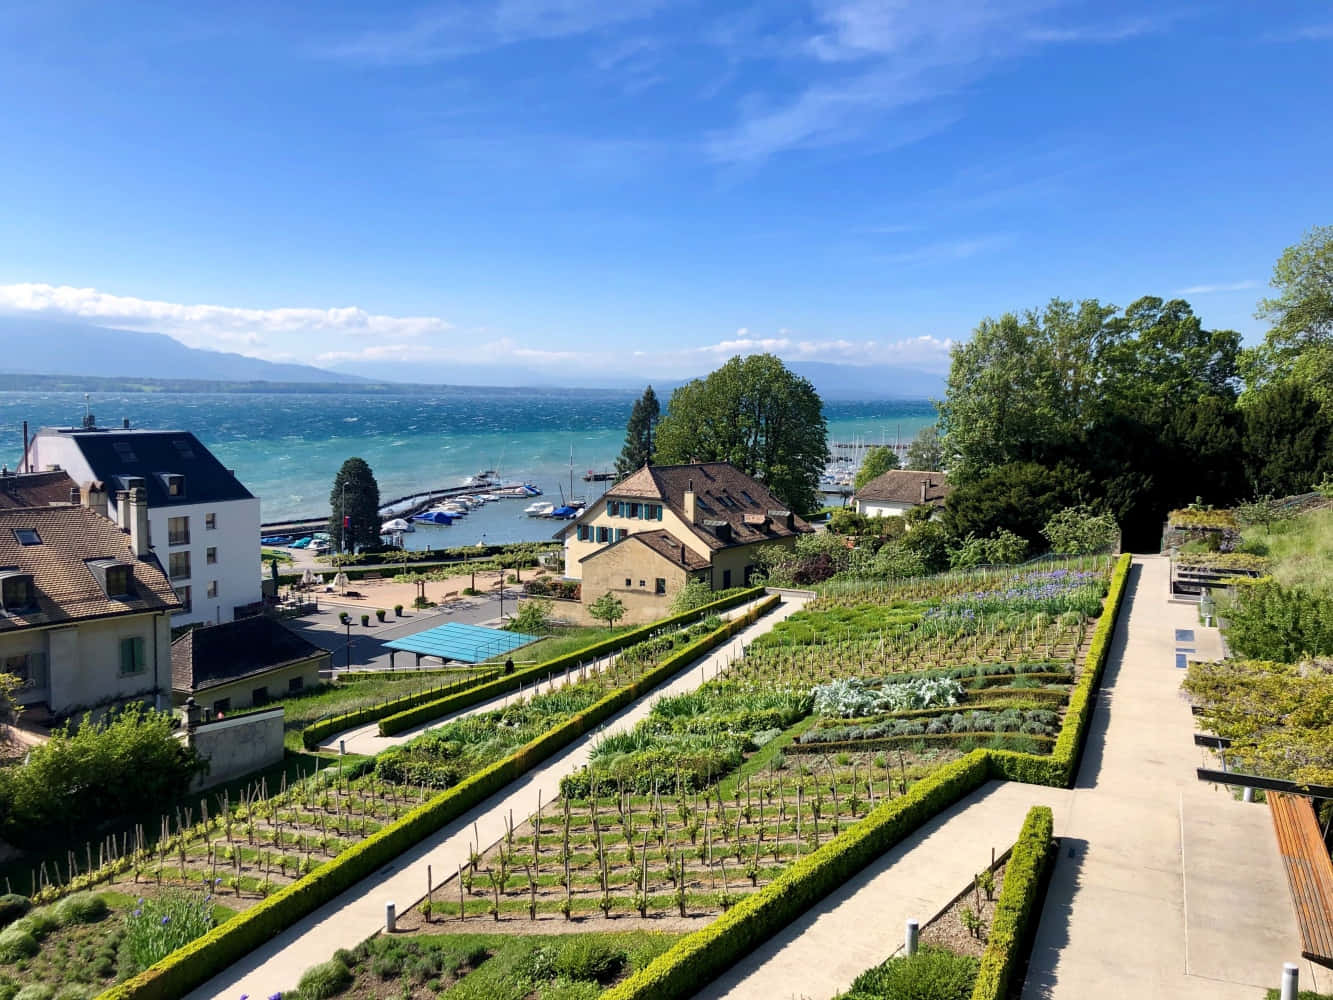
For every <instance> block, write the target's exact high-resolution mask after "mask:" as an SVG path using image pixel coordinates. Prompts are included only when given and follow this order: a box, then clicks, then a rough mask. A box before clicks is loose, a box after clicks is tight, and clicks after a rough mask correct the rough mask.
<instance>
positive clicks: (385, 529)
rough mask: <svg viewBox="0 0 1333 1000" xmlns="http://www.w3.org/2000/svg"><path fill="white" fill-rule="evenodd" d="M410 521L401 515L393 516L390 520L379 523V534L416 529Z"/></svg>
mask: <svg viewBox="0 0 1333 1000" xmlns="http://www.w3.org/2000/svg"><path fill="white" fill-rule="evenodd" d="M416 530H417V529H416V528H414V527H413V526H412V522H411V521H405V520H403V519H402V518H401V517H395V518H394V519H393V520H392V521H385V522H384V523H383V524H382V525H380V534H381V535H392V534H394V533H395V532H398V531H416Z"/></svg>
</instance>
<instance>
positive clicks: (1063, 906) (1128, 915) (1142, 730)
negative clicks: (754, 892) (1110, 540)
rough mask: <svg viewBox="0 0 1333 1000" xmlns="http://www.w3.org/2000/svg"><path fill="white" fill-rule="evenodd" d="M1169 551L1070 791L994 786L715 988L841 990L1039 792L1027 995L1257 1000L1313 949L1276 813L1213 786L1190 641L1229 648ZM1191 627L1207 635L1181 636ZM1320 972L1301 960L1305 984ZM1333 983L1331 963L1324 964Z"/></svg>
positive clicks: (1119, 643) (1110, 672) (971, 867)
mask: <svg viewBox="0 0 1333 1000" xmlns="http://www.w3.org/2000/svg"><path fill="white" fill-rule="evenodd" d="M1167 583H1168V572H1167V564H1166V561H1165V560H1163V559H1159V558H1156V557H1148V558H1140V559H1136V560H1135V568H1134V572H1133V575H1132V577H1131V580H1130V585H1129V588H1130V589H1129V591H1128V593H1127V595H1126V599H1127V601H1128V607H1127V611H1128V613H1127V614H1126V615H1124V616H1123V617H1122V619H1121V621H1120V623H1119V625H1118V627H1117V630H1116V634H1115V639H1114V642H1113V645H1112V649H1111V654H1110V656H1111V658H1110V661H1109V662H1108V665H1107V672H1106V676H1105V679H1104V685H1103V688H1102V692H1101V694H1100V696H1099V702H1098V708H1097V712H1096V714H1095V716H1094V722H1093V725H1092V728H1091V732H1090V734H1089V738H1088V744H1087V750H1086V753H1085V756H1084V759H1083V762H1082V765H1081V767H1080V770H1079V777H1078V782H1077V785H1076V787H1075V788H1074V789H1072V790H1065V789H1053V788H1044V787H1037V786H1032V785H1023V784H1018V783H1004V784H995V783H992V784H989V785H987V786H985V787H983V788H982V789H979V790H978V791H977V792H976V793H974V794H973V795H971V796H969V797H968V798H967V799H965V800H963V801H962V802H960V803H958V804H957V805H955V806H954V807H953V808H952V809H950V810H949V811H948V812H946V813H945V814H943V815H942V816H941V817H938V818H936V819H935V820H934V821H932V822H931V823H929V824H927V825H926V826H925V827H924V828H922V829H921V830H919V831H917V832H916V833H915V834H913V835H912V836H911V837H909V838H907V840H906V841H904V842H903V843H902V844H899V845H898V846H897V847H896V848H894V849H893V850H892V851H890V852H888V853H887V854H886V855H885V856H884V857H883V858H881V859H880V860H879V861H878V862H876V864H874V865H873V866H871V867H870V868H869V869H868V870H867V871H866V872H863V873H862V874H861V875H860V876H858V878H856V879H855V880H853V881H852V882H851V883H849V884H848V885H847V886H845V887H844V888H843V889H842V890H840V891H839V892H837V893H835V894H834V895H833V896H832V897H830V898H829V899H827V900H824V901H823V902H822V903H821V904H820V905H819V906H817V907H815V908H814V909H813V910H811V911H810V912H808V913H807V914H805V915H804V916H803V917H802V918H801V920H799V921H798V922H797V923H796V924H795V925H794V926H793V927H792V928H789V929H788V930H787V931H786V932H784V933H782V934H780V935H778V936H777V937H775V938H773V939H772V940H770V941H767V942H765V943H764V944H763V945H761V946H760V947H759V948H758V949H756V950H755V951H754V952H752V953H751V954H750V955H749V956H748V957H747V958H746V959H744V960H743V961H742V962H741V963H739V964H738V965H737V966H736V967H735V968H734V969H732V970H731V971H730V972H729V973H728V974H727V975H725V976H724V977H723V978H721V979H719V980H717V981H716V982H714V983H712V984H710V985H709V986H707V987H705V988H704V989H703V990H701V991H700V992H699V993H698V994H697V996H698V997H700V998H710V1000H711V998H721V997H726V998H728V1000H782V998H787V997H815V998H827V997H830V996H832V995H833V994H834V993H835V992H837V991H838V990H844V989H846V988H847V987H848V986H849V985H850V984H851V980H852V978H853V977H854V976H855V975H856V974H857V973H859V972H860V971H862V970H863V969H866V968H868V967H870V966H871V965H874V964H876V963H877V962H879V961H883V959H885V958H887V957H888V956H889V955H891V954H892V953H893V952H894V951H895V950H896V949H897V948H898V946H899V945H900V943H901V941H900V938H901V935H902V928H903V923H904V921H905V920H907V919H908V918H909V917H912V918H916V919H920V920H924V919H927V918H929V917H930V916H931V915H933V914H935V913H937V912H938V911H939V910H940V909H942V908H943V907H944V906H945V904H947V903H948V901H949V900H950V899H951V898H952V897H953V895H954V894H955V893H957V892H959V891H961V890H962V889H963V888H964V887H965V886H966V885H967V883H968V882H969V880H970V879H971V876H972V874H973V873H974V872H976V871H978V870H979V869H980V862H979V861H978V860H977V859H978V858H981V859H982V860H986V859H988V858H989V852H990V848H991V846H992V845H994V846H996V847H999V848H1003V847H1005V846H1007V845H1009V844H1010V843H1012V842H1013V838H1014V836H1015V835H1016V834H1017V832H1018V828H1019V825H1020V824H1021V822H1022V817H1023V814H1024V813H1025V812H1026V809H1027V807H1028V806H1030V805H1035V804H1044V805H1050V806H1051V807H1052V808H1053V809H1054V812H1055V832H1056V835H1057V836H1059V837H1061V838H1062V850H1061V853H1060V857H1059V860H1058V861H1057V863H1056V867H1055V871H1054V874H1053V877H1052V883H1051V887H1050V891H1049V894H1048V896H1047V899H1046V903H1045V907H1044V909H1043V912H1042V917H1041V922H1040V925H1039V929H1038V934H1037V940H1036V944H1035V947H1034V953H1033V958H1032V965H1031V970H1030V972H1029V976H1028V980H1027V983H1026V987H1025V990H1024V993H1023V996H1024V998H1025V1000H1048V998H1059V1000H1063V998H1070V1000H1075V998H1076V1000H1084V998H1086V997H1100V996H1108V995H1111V994H1112V992H1114V993H1115V994H1117V995H1122V996H1126V997H1153V998H1163V1000H1167V998H1170V1000H1175V998H1203V997H1208V998H1230V997H1235V998H1246V1000H1255V998H1257V997H1258V996H1261V995H1262V994H1261V993H1259V992H1258V989H1259V987H1267V986H1275V985H1277V981H1278V976H1279V974H1280V972H1281V969H1282V963H1283V962H1284V961H1297V960H1298V956H1299V953H1300V948H1299V938H1298V935H1297V930H1296V925H1295V919H1294V917H1293V915H1292V909H1291V900H1290V895H1289V893H1288V890H1287V884H1286V879H1285V877H1284V875H1283V871H1282V865H1281V862H1280V860H1279V858H1278V855H1277V848H1276V844H1275V841H1274V838H1273V830H1272V822H1271V820H1270V819H1269V815H1268V809H1267V807H1265V806H1262V805H1245V804H1243V803H1240V802H1238V801H1235V800H1234V799H1232V797H1231V796H1230V794H1229V793H1227V792H1225V791H1222V790H1220V789H1215V788H1211V787H1209V786H1205V785H1202V784H1200V783H1199V782H1198V781H1197V779H1196V778H1195V774H1194V769H1195V767H1197V766H1198V765H1199V764H1200V763H1201V762H1202V761H1201V752H1200V751H1199V750H1198V749H1197V748H1196V747H1194V746H1193V743H1192V740H1191V734H1192V732H1193V717H1192V715H1191V714H1190V710H1189V706H1188V705H1187V704H1186V702H1185V701H1184V699H1183V698H1182V696H1181V694H1180V679H1181V676H1182V673H1183V671H1180V670H1177V669H1176V667H1175V651H1176V649H1177V648H1188V649H1193V650H1195V652H1194V653H1193V654H1191V655H1192V656H1194V657H1195V658H1198V659H1204V658H1210V657H1217V656H1219V655H1220V654H1221V641H1220V638H1219V636H1218V633H1217V631H1216V630H1215V629H1203V628H1201V627H1200V626H1199V625H1198V621H1197V618H1198V615H1197V609H1196V607H1194V606H1192V605H1181V604H1173V603H1170V602H1168V600H1167ZM1177 628H1191V629H1194V633H1195V638H1194V640H1193V641H1189V642H1181V643H1179V644H1178V643H1177V642H1176V636H1175V630H1176V629H1177ZM1314 972H1315V969H1314V967H1313V966H1311V965H1310V964H1309V963H1303V964H1302V986H1303V987H1305V988H1312V987H1313V985H1314V982H1315V981H1314V979H1313V975H1314ZM1319 972H1320V974H1321V980H1320V982H1319V985H1320V986H1324V987H1326V986H1327V985H1328V980H1327V978H1324V977H1327V975H1328V973H1327V972H1326V971H1325V970H1319Z"/></svg>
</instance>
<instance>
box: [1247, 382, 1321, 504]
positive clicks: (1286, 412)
mask: <svg viewBox="0 0 1333 1000" xmlns="http://www.w3.org/2000/svg"><path fill="white" fill-rule="evenodd" d="M1244 413H1245V432H1244V450H1245V468H1246V472H1247V473H1248V475H1249V479H1250V487H1251V489H1252V491H1253V492H1254V493H1255V494H1256V495H1257V494H1264V493H1271V494H1273V495H1274V496H1288V495H1291V494H1296V493H1305V492H1307V491H1308V490H1312V489H1314V487H1315V484H1316V483H1318V482H1319V481H1320V480H1321V479H1322V478H1323V475H1324V473H1325V472H1328V471H1330V470H1331V469H1333V456H1330V453H1329V446H1330V433H1333V426H1331V425H1330V420H1329V416H1328V413H1327V412H1326V411H1325V410H1324V409H1323V408H1322V407H1320V405H1319V402H1318V401H1317V400H1316V399H1315V397H1314V395H1313V394H1312V393H1311V392H1310V390H1309V389H1307V388H1306V386H1305V385H1304V384H1303V383H1301V382H1298V381H1295V380H1287V381H1284V382H1275V383H1273V384H1272V385H1269V386H1266V387H1264V388H1263V389H1260V390H1259V391H1258V392H1256V393H1254V394H1253V395H1252V396H1251V397H1250V398H1249V399H1247V401H1246V404H1245V409H1244Z"/></svg>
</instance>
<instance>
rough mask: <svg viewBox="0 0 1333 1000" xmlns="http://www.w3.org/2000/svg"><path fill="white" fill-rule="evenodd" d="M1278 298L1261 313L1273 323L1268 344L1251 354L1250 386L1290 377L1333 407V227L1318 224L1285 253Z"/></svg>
mask: <svg viewBox="0 0 1333 1000" xmlns="http://www.w3.org/2000/svg"><path fill="white" fill-rule="evenodd" d="M1269 283H1270V284H1271V285H1272V287H1273V288H1274V289H1276V291H1277V294H1276V295H1274V296H1273V297H1272V298H1266V299H1263V300H1262V301H1261V302H1260V303H1259V309H1258V312H1257V313H1256V315H1257V316H1258V318H1260V319H1266V320H1269V321H1270V322H1271V323H1272V326H1271V327H1270V329H1269V331H1268V333H1267V335H1266V336H1265V337H1264V342H1263V344H1261V345H1259V346H1258V347H1256V348H1252V349H1251V350H1248V351H1246V352H1245V356H1244V370H1245V382H1246V388H1247V389H1249V390H1258V389H1260V388H1262V387H1263V386H1265V385H1268V384H1270V383H1272V382H1275V381H1280V380H1282V379H1286V378H1295V379H1297V380H1298V381H1300V382H1302V383H1304V384H1305V385H1306V387H1307V388H1308V389H1309V390H1310V391H1311V392H1312V393H1313V394H1314V395H1315V398H1316V399H1318V400H1319V402H1320V403H1321V404H1322V405H1323V406H1325V407H1329V406H1330V405H1333V226H1316V227H1315V228H1313V229H1311V230H1310V231H1309V232H1308V233H1306V234H1305V238H1304V239H1302V240H1301V242H1300V243H1297V244H1296V245H1295V246H1292V247H1288V248H1287V249H1286V250H1285V251H1283V253H1282V256H1281V257H1279V258H1278V260H1277V263H1276V264H1275V265H1274V267H1273V277H1272V280H1271V281H1270V282H1269Z"/></svg>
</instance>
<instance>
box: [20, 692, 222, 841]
mask: <svg viewBox="0 0 1333 1000" xmlns="http://www.w3.org/2000/svg"><path fill="white" fill-rule="evenodd" d="M205 768H206V764H205V763H204V762H203V761H201V760H200V758H199V756H198V755H197V754H196V753H195V752H194V751H193V750H190V749H186V748H185V747H184V746H183V745H182V744H181V742H180V741H179V740H177V739H176V736H175V733H174V732H173V730H172V720H171V715H170V714H169V713H166V712H156V711H153V710H152V709H148V708H145V707H144V706H142V705H139V704H137V703H132V704H130V705H128V706H127V707H126V708H124V709H123V710H121V711H120V712H118V713H117V714H115V715H114V716H111V717H108V718H107V719H105V720H103V721H100V722H93V721H92V720H91V718H90V717H88V716H85V717H84V720H83V723H82V724H81V725H80V726H79V727H78V729H77V730H71V729H70V728H69V727H68V726H65V727H64V728H62V729H57V730H56V731H55V732H54V733H53V734H52V735H51V740H50V741H49V742H48V743H46V744H45V745H43V746H40V747H33V749H32V751H31V754H30V756H29V760H28V764H27V766H25V767H6V768H0V817H3V818H2V819H0V837H3V838H4V839H5V840H8V841H10V842H11V843H13V844H16V845H18V846H21V847H30V848H32V847H42V846H46V845H49V844H51V843H52V842H56V843H59V842H65V841H69V840H71V839H73V837H74V836H75V835H76V834H86V833H87V831H88V830H90V829H94V828H96V827H98V826H99V825H101V824H104V823H106V822H107V821H109V820H113V819H115V818H117V817H121V816H128V815H140V814H143V813H147V812H149V811H151V810H154V809H158V808H160V807H161V806H162V805H163V804H164V803H166V802H170V801H171V800H173V799H176V798H179V797H180V796H181V795H183V794H184V793H185V791H186V790H187V789H188V788H189V786H190V781H191V779H192V778H193V777H194V776H195V775H196V774H198V773H200V772H201V771H203V770H204V769H205Z"/></svg>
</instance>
